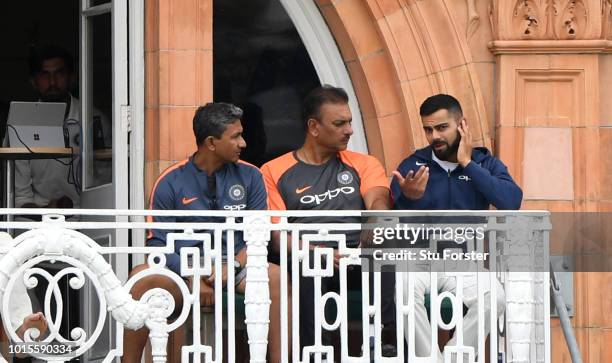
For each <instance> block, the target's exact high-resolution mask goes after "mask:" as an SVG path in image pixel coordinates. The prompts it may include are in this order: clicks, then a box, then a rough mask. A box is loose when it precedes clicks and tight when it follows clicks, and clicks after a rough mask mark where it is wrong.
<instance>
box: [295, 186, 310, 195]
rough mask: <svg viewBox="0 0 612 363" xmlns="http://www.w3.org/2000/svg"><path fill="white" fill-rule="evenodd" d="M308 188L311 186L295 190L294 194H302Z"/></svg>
mask: <svg viewBox="0 0 612 363" xmlns="http://www.w3.org/2000/svg"><path fill="white" fill-rule="evenodd" d="M310 188H312V185H310V186H307V187H304V188H295V194H302V193H304V192H305V191H307V190H308V189H310Z"/></svg>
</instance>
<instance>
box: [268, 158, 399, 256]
mask: <svg viewBox="0 0 612 363" xmlns="http://www.w3.org/2000/svg"><path fill="white" fill-rule="evenodd" d="M261 172H262V174H263V176H264V180H265V183H266V188H267V189H268V205H269V206H270V209H273V210H319V209H320V210H363V209H365V204H364V200H363V197H364V196H365V194H366V193H367V192H368V191H369V190H370V189H372V188H374V187H383V188H386V189H389V181H388V179H387V176H386V174H385V170H384V169H383V167H382V165H381V164H380V162H379V161H378V160H377V159H376V158H374V157H373V156H370V155H366V154H361V153H357V152H353V151H348V150H347V151H340V152H338V153H337V154H336V155H335V156H334V157H332V158H331V159H330V160H328V161H327V162H326V163H324V164H322V165H311V164H306V163H304V162H302V161H300V160H299V159H298V158H297V156H296V154H295V152H289V153H287V154H284V155H282V156H280V157H278V158H276V159H274V160H272V161H270V162H268V163H266V164H264V165H263V166H262V167H261ZM289 222H290V223H361V219H360V218H359V217H350V218H348V217H333V218H332V217H296V218H290V219H289ZM358 235H359V231H352V232H350V233H347V246H354V245H356V244H357V243H358V242H359V241H358Z"/></svg>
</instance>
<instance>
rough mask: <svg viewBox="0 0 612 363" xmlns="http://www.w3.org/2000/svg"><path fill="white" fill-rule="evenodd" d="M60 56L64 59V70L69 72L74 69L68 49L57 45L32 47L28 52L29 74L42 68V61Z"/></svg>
mask: <svg viewBox="0 0 612 363" xmlns="http://www.w3.org/2000/svg"><path fill="white" fill-rule="evenodd" d="M53 58H60V59H62V60H63V61H64V64H65V65H66V70H68V72H69V73H72V72H73V71H74V61H73V60H72V55H70V53H68V51H67V50H66V49H64V48H62V47H60V46H58V45H48V46H45V47H44V48H40V49H33V50H32V52H31V53H30V60H29V66H30V76H35V75H37V74H38V72H40V71H41V70H42V64H43V62H44V61H46V60H49V59H53Z"/></svg>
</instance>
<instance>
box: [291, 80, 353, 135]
mask: <svg viewBox="0 0 612 363" xmlns="http://www.w3.org/2000/svg"><path fill="white" fill-rule="evenodd" d="M348 101H349V98H348V95H347V94H346V91H345V90H344V89H342V88H340V87H334V86H330V85H328V84H324V85H322V86H319V87H317V88H315V89H313V90H312V91H310V92H308V94H307V95H306V98H304V102H303V104H302V122H303V126H304V129H306V128H307V127H308V120H309V119H311V118H314V119H319V118H320V116H321V115H320V111H321V106H323V105H324V104H325V103H333V104H339V103H340V104H344V103H348Z"/></svg>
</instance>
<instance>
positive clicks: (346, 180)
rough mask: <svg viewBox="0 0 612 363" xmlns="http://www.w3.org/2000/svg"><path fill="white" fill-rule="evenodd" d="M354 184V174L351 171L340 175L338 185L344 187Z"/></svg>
mask: <svg viewBox="0 0 612 363" xmlns="http://www.w3.org/2000/svg"><path fill="white" fill-rule="evenodd" d="M352 182H353V174H351V172H350V171H343V172H341V173H338V183H340V184H342V185H349V184H351V183H352Z"/></svg>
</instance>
